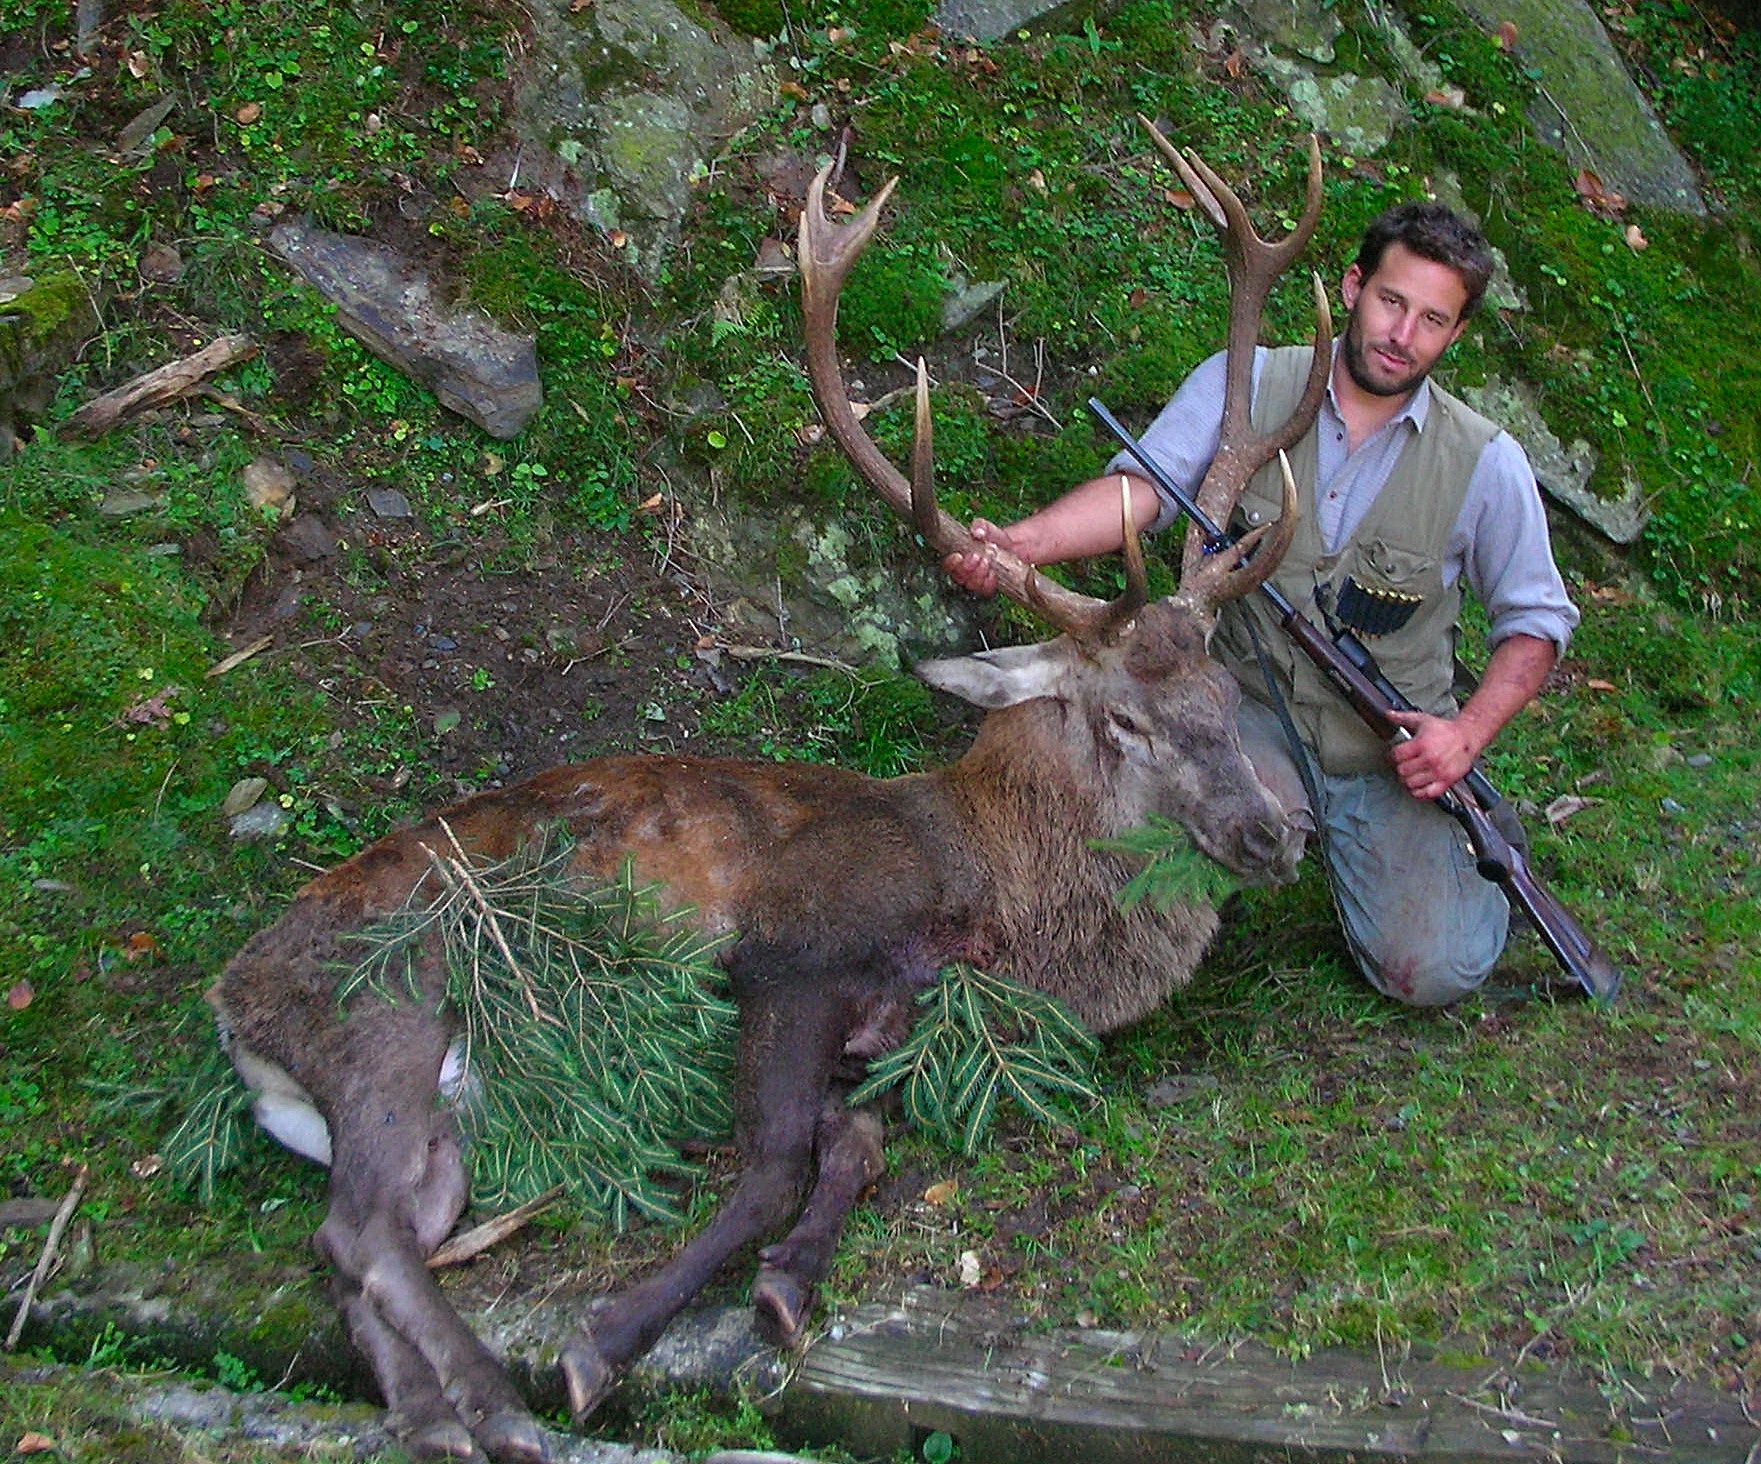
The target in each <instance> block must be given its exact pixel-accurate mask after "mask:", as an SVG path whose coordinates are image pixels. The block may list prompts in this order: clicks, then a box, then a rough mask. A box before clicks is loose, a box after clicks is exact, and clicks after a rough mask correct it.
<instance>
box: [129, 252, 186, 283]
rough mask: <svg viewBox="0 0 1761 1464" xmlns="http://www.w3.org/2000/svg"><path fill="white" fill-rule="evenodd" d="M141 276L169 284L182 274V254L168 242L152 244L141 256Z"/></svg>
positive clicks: (154, 281)
mask: <svg viewBox="0 0 1761 1464" xmlns="http://www.w3.org/2000/svg"><path fill="white" fill-rule="evenodd" d="M140 268H141V278H142V279H144V280H151V281H152V282H153V283H154V284H156V285H169V284H171V283H172V282H173V281H175V280H177V279H180V278H181V277H182V275H183V256H182V255H181V254H179V253H178V252H177V251H176V250H175V249H173V248H172V247H171V246H170V245H169V244H153V245H150V246H149V247H148V249H147V252H146V253H145V254H143V255H142V256H141V265H140Z"/></svg>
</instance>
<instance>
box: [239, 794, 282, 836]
mask: <svg viewBox="0 0 1761 1464" xmlns="http://www.w3.org/2000/svg"><path fill="white" fill-rule="evenodd" d="M287 824H288V813H287V810H286V809H285V808H283V807H282V806H281V805H280V804H279V803H274V802H270V803H259V804H256V805H255V806H254V807H251V808H247V809H246V810H245V811H244V812H243V813H241V814H239V815H237V816H236V817H235V818H234V819H233V820H232V824H231V826H230V829H229V832H230V833H231V834H232V837H233V838H235V839H246V840H249V839H270V838H274V837H275V835H276V834H279V833H280V832H281V831H282V830H283V829H284V828H286V827H287Z"/></svg>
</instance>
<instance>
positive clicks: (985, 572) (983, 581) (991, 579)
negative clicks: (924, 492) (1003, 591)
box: [942, 519, 1015, 599]
mask: <svg viewBox="0 0 1761 1464" xmlns="http://www.w3.org/2000/svg"><path fill="white" fill-rule="evenodd" d="M972 537H973V538H974V539H976V540H977V541H978V545H979V547H978V550H977V552H976V553H971V554H950V555H948V556H947V557H946V558H944V559H943V560H942V568H943V570H945V571H946V572H947V575H948V578H949V579H951V580H953V581H954V583H955V584H957V585H959V586H960V588H961V589H963V590H970V591H971V592H972V593H973V594H975V595H983V596H984V597H985V598H986V599H989V598H990V596H992V595H994V594H996V592H997V571H996V556H995V555H994V554H993V553H992V552H991V546H993V545H994V546H995V547H996V548H998V549H1007V550H1010V551H1011V552H1013V551H1014V549H1015V543H1014V541H1013V540H1012V539H1011V538H1010V537H1009V531H1008V530H1007V529H1004V528H999V527H998V526H997V525H996V524H993V523H992V522H991V521H990V520H989V519H974V520H973V521H972Z"/></svg>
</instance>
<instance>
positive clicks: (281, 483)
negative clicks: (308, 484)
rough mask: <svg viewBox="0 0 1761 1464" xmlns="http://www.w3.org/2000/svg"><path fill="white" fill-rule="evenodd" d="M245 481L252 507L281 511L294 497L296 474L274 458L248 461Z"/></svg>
mask: <svg viewBox="0 0 1761 1464" xmlns="http://www.w3.org/2000/svg"><path fill="white" fill-rule="evenodd" d="M243 481H244V485H245V496H246V497H247V498H248V499H250V501H251V507H252V508H255V509H258V510H267V509H274V510H275V511H276V512H277V513H279V512H281V511H282V510H284V509H285V508H286V507H287V504H288V500H289V499H291V498H292V497H293V490H294V476H293V474H292V473H290V472H288V470H287V469H286V468H285V467H283V466H282V465H281V464H280V463H278V462H276V461H275V459H274V458H266V457H260V458H256V459H254V460H253V461H251V462H249V463H246V464H245V471H244V474H243Z"/></svg>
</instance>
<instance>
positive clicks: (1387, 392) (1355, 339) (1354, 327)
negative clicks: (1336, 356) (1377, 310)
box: [1340, 310, 1431, 397]
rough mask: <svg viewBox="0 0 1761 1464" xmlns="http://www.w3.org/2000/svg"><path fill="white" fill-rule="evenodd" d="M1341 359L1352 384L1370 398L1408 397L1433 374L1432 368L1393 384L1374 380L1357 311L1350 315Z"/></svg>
mask: <svg viewBox="0 0 1761 1464" xmlns="http://www.w3.org/2000/svg"><path fill="white" fill-rule="evenodd" d="M1340 355H1341V356H1342V357H1343V358H1344V360H1345V369H1346V371H1347V372H1348V373H1349V374H1350V376H1351V379H1352V381H1354V382H1355V383H1356V384H1357V385H1358V387H1359V388H1360V389H1361V390H1363V391H1367V392H1368V393H1369V394H1370V395H1371V396H1379V397H1397V396H1406V395H1407V394H1408V393H1410V392H1411V391H1413V390H1414V389H1415V388H1416V387H1417V386H1418V384H1419V383H1420V382H1421V381H1423V380H1424V379H1425V378H1426V377H1427V376H1429V375H1430V373H1431V368H1430V367H1429V366H1426V367H1424V368H1422V369H1420V370H1415V371H1413V372H1412V373H1411V374H1410V375H1407V376H1403V377H1401V378H1400V379H1399V380H1398V381H1395V382H1392V383H1390V382H1389V381H1387V380H1386V379H1385V378H1382V377H1377V376H1372V375H1371V374H1370V362H1369V352H1368V351H1367V350H1366V349H1365V347H1364V335H1363V320H1362V317H1361V316H1359V314H1358V312H1357V311H1356V310H1353V311H1352V312H1351V319H1350V320H1349V321H1347V322H1346V326H1345V337H1344V339H1343V340H1342V341H1341V342H1340Z"/></svg>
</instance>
